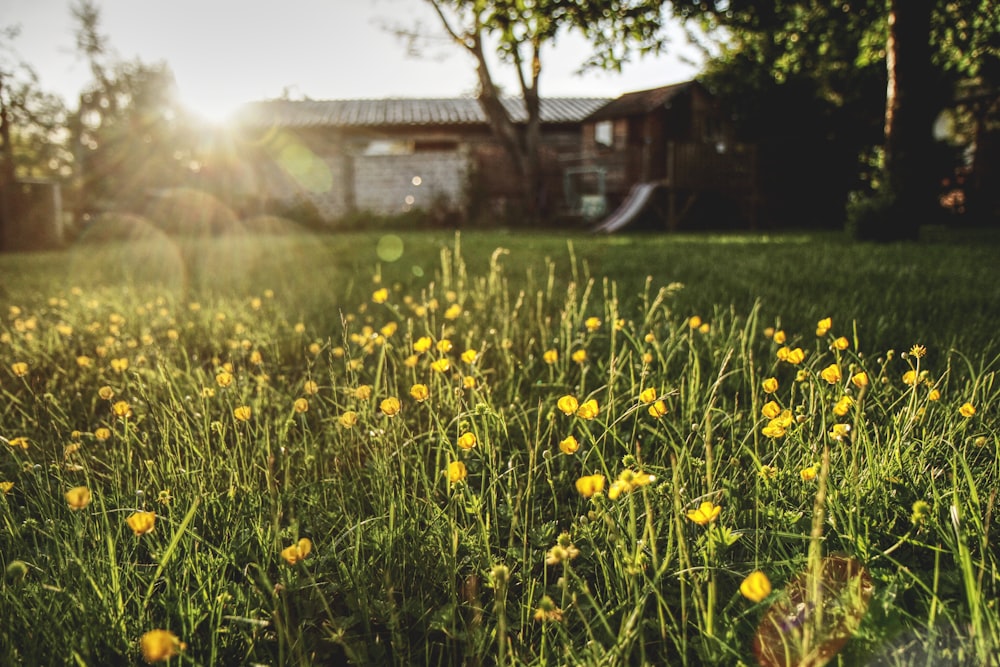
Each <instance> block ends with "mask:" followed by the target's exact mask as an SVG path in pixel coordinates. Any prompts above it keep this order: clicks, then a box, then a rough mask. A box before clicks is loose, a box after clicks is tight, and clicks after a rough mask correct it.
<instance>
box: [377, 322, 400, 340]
mask: <svg viewBox="0 0 1000 667" xmlns="http://www.w3.org/2000/svg"><path fill="white" fill-rule="evenodd" d="M398 329H399V324H398V323H397V322H387V323H386V324H384V325H382V328H381V329H379V330H378V331H379V333H380V334H382V335H383V336H385V337H386V338H392V336H393V334H395V333H396V331H397V330H398Z"/></svg>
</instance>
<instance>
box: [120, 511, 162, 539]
mask: <svg viewBox="0 0 1000 667" xmlns="http://www.w3.org/2000/svg"><path fill="white" fill-rule="evenodd" d="M125 523H127V524H128V527H129V528H131V529H132V532H133V533H135V534H136V535H145V534H146V533H151V532H153V529H154V528H156V512H136V513H135V514H131V515H129V517H128V518H127V519H125Z"/></svg>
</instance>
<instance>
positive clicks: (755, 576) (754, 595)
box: [740, 570, 771, 602]
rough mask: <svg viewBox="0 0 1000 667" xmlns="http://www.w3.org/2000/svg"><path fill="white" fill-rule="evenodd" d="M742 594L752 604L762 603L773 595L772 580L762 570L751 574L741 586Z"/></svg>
mask: <svg viewBox="0 0 1000 667" xmlns="http://www.w3.org/2000/svg"><path fill="white" fill-rule="evenodd" d="M740 593H741V594H742V595H743V597H745V598H746V599H748V600H750V601H751V602H760V601H761V600H763V599H764V598H766V597H767V596H768V595H770V594H771V580H770V579H768V578H767V575H766V574H764V573H763V572H761V571H760V570H756V571H754V572H751V573H750V574H748V575H747V578H746V579H744V580H743V582H742V583H741V584H740Z"/></svg>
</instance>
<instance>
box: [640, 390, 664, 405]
mask: <svg viewBox="0 0 1000 667" xmlns="http://www.w3.org/2000/svg"><path fill="white" fill-rule="evenodd" d="M658 393H659V392H657V391H656V389H655V388H654V387H647V388H646V389H643V390H642V392H640V394H639V400H640V401H642V402H643V403H652V402H653V401H655V400H656V397H657V395H658Z"/></svg>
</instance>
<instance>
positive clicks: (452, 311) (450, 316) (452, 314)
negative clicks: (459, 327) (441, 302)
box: [444, 303, 462, 320]
mask: <svg viewBox="0 0 1000 667" xmlns="http://www.w3.org/2000/svg"><path fill="white" fill-rule="evenodd" d="M461 315H462V307H461V306H460V305H458V304H457V303H453V304H451V305H450V306H448V308H447V309H445V311H444V319H446V320H457V319H458V318H459V317H460V316H461Z"/></svg>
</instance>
